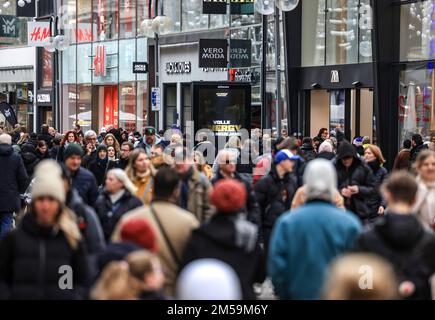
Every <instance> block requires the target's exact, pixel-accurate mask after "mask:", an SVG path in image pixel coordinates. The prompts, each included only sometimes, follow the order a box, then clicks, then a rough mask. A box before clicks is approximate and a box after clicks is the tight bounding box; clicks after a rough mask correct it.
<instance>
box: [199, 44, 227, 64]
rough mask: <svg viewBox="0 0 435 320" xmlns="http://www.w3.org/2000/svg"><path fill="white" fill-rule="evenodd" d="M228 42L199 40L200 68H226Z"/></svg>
mask: <svg viewBox="0 0 435 320" xmlns="http://www.w3.org/2000/svg"><path fill="white" fill-rule="evenodd" d="M227 66H228V42H227V40H223V39H200V40H199V67H200V68H227Z"/></svg>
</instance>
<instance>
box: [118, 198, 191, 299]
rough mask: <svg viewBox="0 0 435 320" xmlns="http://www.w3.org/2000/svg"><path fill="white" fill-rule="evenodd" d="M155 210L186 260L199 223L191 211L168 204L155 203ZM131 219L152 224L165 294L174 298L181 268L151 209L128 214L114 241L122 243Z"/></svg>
mask: <svg viewBox="0 0 435 320" xmlns="http://www.w3.org/2000/svg"><path fill="white" fill-rule="evenodd" d="M152 205H153V207H154V209H155V211H156V214H157V216H158V217H159V219H160V221H161V223H162V225H163V228H164V229H165V231H166V234H167V235H168V237H169V240H170V242H171V244H172V246H173V247H174V250H175V251H176V253H177V257H178V259H179V260H182V259H183V255H184V249H185V247H186V244H187V242H188V241H189V239H190V236H191V234H192V231H193V230H194V229H196V228H197V227H198V226H199V223H198V220H197V219H195V217H194V216H193V215H192V214H191V213H190V212H188V211H186V210H183V209H181V208H180V207H178V206H176V205H174V204H172V203H169V202H154V203H153V204H152ZM132 219H143V220H146V221H147V222H149V223H150V224H151V226H152V227H153V228H154V230H155V232H156V234H157V249H158V256H159V259H160V261H161V263H162V264H163V266H164V268H165V271H166V281H165V294H167V295H168V296H170V297H173V296H174V294H175V284H176V280H177V279H176V277H177V272H178V271H179V270H178V268H179V266H178V264H177V262H176V261H175V259H174V258H173V256H172V255H171V251H170V249H169V247H168V245H167V243H166V241H165V238H164V236H163V234H162V232H161V231H160V228H159V227H158V224H157V222H156V220H155V219H154V217H153V215H152V214H151V210H150V207H149V206H146V207H140V208H137V209H135V210H132V211H130V212H128V213H127V214H125V215H124V216H123V217H122V218H121V220H120V221H119V223H118V224H117V226H116V228H115V231H114V233H113V236H112V240H113V241H120V231H121V229H122V226H123V225H124V223H126V222H127V221H129V220H132Z"/></svg>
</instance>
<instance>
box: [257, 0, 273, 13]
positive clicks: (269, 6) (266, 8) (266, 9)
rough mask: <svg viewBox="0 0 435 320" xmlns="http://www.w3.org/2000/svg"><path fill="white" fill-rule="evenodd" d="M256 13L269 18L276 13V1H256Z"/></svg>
mask: <svg viewBox="0 0 435 320" xmlns="http://www.w3.org/2000/svg"><path fill="white" fill-rule="evenodd" d="M254 7H255V11H257V12H258V13H260V14H262V15H264V16H268V15H271V14H273V13H274V12H275V0H255V6H254Z"/></svg>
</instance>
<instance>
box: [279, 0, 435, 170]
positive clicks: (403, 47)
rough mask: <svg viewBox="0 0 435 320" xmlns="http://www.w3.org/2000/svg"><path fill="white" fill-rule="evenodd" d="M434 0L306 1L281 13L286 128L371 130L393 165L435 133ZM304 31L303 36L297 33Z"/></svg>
mask: <svg viewBox="0 0 435 320" xmlns="http://www.w3.org/2000/svg"><path fill="white" fill-rule="evenodd" d="M434 17H435V1H433V0H427V1H397V0H376V1H365V0H327V1H325V0H316V1H304V2H302V3H301V4H300V5H299V7H298V8H297V10H295V11H294V12H291V13H288V14H287V15H286V31H287V32H286V41H287V43H291V44H293V47H292V48H289V50H288V51H287V55H286V59H287V63H288V77H289V79H290V80H289V85H288V94H289V101H290V119H291V121H290V127H291V129H290V130H292V132H295V133H298V134H299V135H301V136H314V135H316V134H317V131H318V130H319V129H320V128H323V127H325V128H328V129H329V130H335V128H337V127H339V128H340V129H341V130H342V131H344V132H345V136H346V138H347V139H353V137H354V136H357V135H367V136H370V137H371V139H372V141H374V142H375V143H377V144H379V145H380V146H381V148H382V150H383V152H384V155H385V156H386V158H387V159H388V166H392V164H393V161H394V157H395V155H396V154H397V152H398V150H399V149H400V146H401V144H402V142H403V141H404V140H405V139H410V138H411V136H412V134H414V133H420V134H421V135H422V136H423V138H424V139H426V140H432V141H433V140H434V139H435V138H434V137H435V101H434V98H435V94H434V92H435V91H433V88H435V74H434V72H433V63H434V62H435V61H434V58H435V46H434V41H435V40H434V39H435V31H434V30H435V28H433V26H434V25H435V23H434ZM302 35H303V36H302Z"/></svg>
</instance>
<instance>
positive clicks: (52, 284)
mask: <svg viewBox="0 0 435 320" xmlns="http://www.w3.org/2000/svg"><path fill="white" fill-rule="evenodd" d="M64 212H65V211H64ZM64 212H63V213H62V214H65V213H64ZM64 266H69V267H70V268H72V270H71V269H65V270H66V271H65V270H64V269H63V267H64ZM71 271H72V272H73V274H72V275H71V276H72V281H73V282H72V283H71V284H72V286H73V288H72V289H62V288H61V287H60V286H59V284H60V283H68V282H67V281H63V280H62V279H61V277H65V275H66V273H65V272H71ZM87 276H88V272H87V260H86V251H85V248H84V245H83V243H81V242H79V243H78V246H77V248H75V249H74V248H72V247H71V246H70V244H69V242H68V241H67V237H66V235H65V233H64V232H63V231H62V229H60V228H59V227H57V226H56V227H50V228H47V227H42V226H40V225H38V224H37V223H36V217H35V215H34V214H33V213H28V214H26V215H25V216H24V218H23V221H22V223H21V225H20V226H19V227H18V228H17V229H16V230H13V231H12V232H10V233H9V234H8V235H7V236H6V238H5V239H4V240H3V241H2V242H1V243H0V297H1V298H3V299H13V300H22V299H24V300H29V299H32V300H33V299H38V300H39V299H41V300H51V299H61V300H63V299H65V300H71V299H81V298H82V294H83V287H84V286H85V285H86V282H87Z"/></svg>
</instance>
